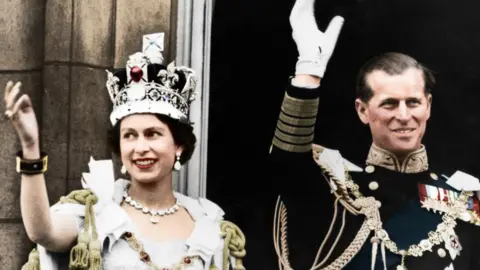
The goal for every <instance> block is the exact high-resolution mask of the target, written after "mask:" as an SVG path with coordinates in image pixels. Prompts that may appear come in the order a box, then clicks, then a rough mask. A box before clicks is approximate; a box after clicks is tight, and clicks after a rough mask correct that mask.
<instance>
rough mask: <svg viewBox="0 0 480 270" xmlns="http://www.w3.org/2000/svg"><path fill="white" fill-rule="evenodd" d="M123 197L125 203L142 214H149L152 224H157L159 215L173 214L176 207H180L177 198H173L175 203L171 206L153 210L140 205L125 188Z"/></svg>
mask: <svg viewBox="0 0 480 270" xmlns="http://www.w3.org/2000/svg"><path fill="white" fill-rule="evenodd" d="M123 198H124V201H125V202H126V203H128V204H129V205H130V206H132V207H134V208H135V209H137V210H140V211H142V213H144V214H147V215H148V214H150V215H151V217H150V222H152V223H153V224H157V223H158V222H159V221H160V217H163V216H166V215H172V214H174V213H175V212H177V211H178V209H180V206H182V205H181V204H180V202H179V201H178V199H177V198H175V204H174V205H173V206H172V207H170V208H167V209H162V210H153V209H150V208H148V207H144V206H142V205H141V204H140V203H139V202H137V201H135V200H134V199H132V197H130V195H128V191H127V189H125V191H124V192H123Z"/></svg>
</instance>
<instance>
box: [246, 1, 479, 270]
mask: <svg viewBox="0 0 480 270" xmlns="http://www.w3.org/2000/svg"><path fill="white" fill-rule="evenodd" d="M313 3H314V1H313V0H297V1H296V3H295V6H294V7H293V10H292V13H291V16H290V23H291V25H292V29H293V38H294V40H295V42H296V44H297V48H298V51H299V59H298V62H297V66H296V74H295V77H294V78H293V79H292V80H291V85H290V86H289V87H288V88H287V91H286V93H285V97H284V100H283V103H282V107H281V112H280V116H279V120H278V122H277V128H276V131H275V136H274V138H273V144H272V148H271V157H272V161H273V167H272V169H273V171H274V172H275V175H274V179H275V181H276V183H277V185H276V190H275V193H276V194H274V196H264V197H263V198H261V199H259V200H257V201H255V202H254V204H255V205H256V206H258V207H251V208H247V207H244V208H246V209H248V211H250V212H251V213H253V214H251V215H253V218H248V219H247V218H246V217H245V216H246V215H241V214H240V215H239V217H238V219H239V223H245V225H244V224H241V227H242V228H244V232H245V235H246V238H247V239H248V240H249V250H250V252H249V256H247V257H248V258H247V261H246V262H245V265H246V267H247V268H248V269H278V268H280V269H354V270H364V269H396V270H405V269H409V270H423V269H442V270H443V269H449V270H450V269H462V270H474V269H480V256H478V254H477V246H478V245H480V229H479V227H477V226H475V224H472V223H477V224H478V223H479V219H478V198H477V197H476V196H473V194H474V191H477V190H479V186H480V184H479V182H478V180H477V179H476V178H473V177H471V176H469V175H467V174H464V173H461V172H457V173H456V174H454V175H453V176H452V177H450V179H448V181H446V180H445V179H442V178H441V177H439V175H440V174H439V173H438V172H435V171H433V170H431V168H430V166H429V163H428V156H427V152H426V148H425V146H423V145H422V138H423V135H424V133H425V129H426V124H427V120H428V119H429V118H430V112H431V105H432V88H433V85H434V82H435V80H434V78H433V76H432V74H431V73H430V72H429V71H428V69H427V68H425V67H424V66H423V65H421V64H420V63H418V62H417V61H416V60H415V59H413V58H411V57H409V56H407V55H404V54H400V53H387V54H383V55H380V56H378V57H375V58H373V59H371V60H370V61H368V62H367V63H366V64H365V65H364V66H363V67H362V69H361V70H360V72H359V75H358V80H357V81H358V83H357V99H356V101H355V107H356V111H357V113H358V116H359V118H360V120H361V121H362V122H363V123H364V124H366V125H368V126H369V127H370V130H371V134H372V146H371V149H370V151H369V153H368V157H367V160H366V166H365V167H364V168H360V167H357V166H355V165H354V164H351V163H350V162H348V161H347V160H345V159H343V158H342V157H341V155H340V154H339V152H338V151H334V150H331V149H327V148H325V147H323V146H320V145H313V137H314V127H315V121H316V118H317V111H318V105H319V95H320V81H321V78H322V77H323V75H324V72H325V70H326V67H327V64H328V61H329V59H330V56H331V55H332V53H333V50H334V48H335V44H336V41H337V38H338V35H339V33H340V30H341V27H342V24H343V19H342V18H340V17H335V18H334V19H333V20H332V21H331V23H330V25H329V27H328V28H327V30H326V31H325V32H320V31H319V30H318V28H317V25H316V23H315V18H314V15H313V14H314V13H313ZM317 132H318V131H317ZM320 132H327V131H326V130H321V131H320ZM352 136H354V135H353V134H352ZM312 146H313V147H312ZM312 148H313V159H312ZM277 196H278V197H277ZM272 197H276V198H272ZM273 200H275V201H276V205H274V204H275V202H273ZM428 210H433V211H428ZM240 216H242V217H240ZM332 216H333V218H332ZM247 223H250V226H249V225H248V224H247ZM264 223H267V224H269V226H270V228H268V226H263V225H262V224H264ZM267 230H270V231H269V232H268V233H266V231H267ZM272 230H273V239H274V241H273V248H274V250H275V253H272V252H270V251H269V249H270V250H271V248H272V244H271V243H272V242H271V240H269V238H270V239H271V235H272Z"/></svg>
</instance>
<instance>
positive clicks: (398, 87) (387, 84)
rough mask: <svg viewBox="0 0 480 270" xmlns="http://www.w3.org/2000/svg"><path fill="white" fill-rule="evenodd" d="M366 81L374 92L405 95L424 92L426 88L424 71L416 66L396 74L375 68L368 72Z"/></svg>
mask: <svg viewBox="0 0 480 270" xmlns="http://www.w3.org/2000/svg"><path fill="white" fill-rule="evenodd" d="M366 81H367V84H368V85H369V86H370V88H371V89H372V91H373V92H374V94H386V95H392V94H393V95H395V94H399V95H403V94H414V93H416V92H419V93H424V90H425V81H424V79H423V72H422V70H420V69H418V68H414V67H412V68H408V69H405V70H404V71H403V72H402V73H400V74H396V75H390V74H388V73H387V72H385V71H383V70H374V71H372V72H370V73H369V74H367V77H366Z"/></svg>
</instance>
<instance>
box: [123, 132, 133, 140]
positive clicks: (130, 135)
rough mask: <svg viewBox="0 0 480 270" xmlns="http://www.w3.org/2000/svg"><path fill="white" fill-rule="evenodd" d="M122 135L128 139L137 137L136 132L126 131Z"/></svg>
mask: <svg viewBox="0 0 480 270" xmlns="http://www.w3.org/2000/svg"><path fill="white" fill-rule="evenodd" d="M122 137H123V138H124V139H127V140H128V139H132V138H134V137H135V134H133V133H132V132H126V133H124V134H123V136H122Z"/></svg>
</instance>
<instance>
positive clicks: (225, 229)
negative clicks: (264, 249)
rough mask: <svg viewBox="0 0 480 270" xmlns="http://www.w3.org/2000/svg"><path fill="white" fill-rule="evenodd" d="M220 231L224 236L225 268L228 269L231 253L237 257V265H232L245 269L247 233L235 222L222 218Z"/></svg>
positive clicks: (235, 268)
mask: <svg viewBox="0 0 480 270" xmlns="http://www.w3.org/2000/svg"><path fill="white" fill-rule="evenodd" d="M220 232H221V234H222V237H223V238H224V247H223V270H227V267H228V257H229V255H231V256H233V257H234V258H235V259H236V260H235V265H232V268H233V269H234V270H245V267H244V266H243V262H242V259H243V258H244V257H245V255H246V250H245V235H244V234H243V232H242V230H240V228H239V227H238V226H237V225H235V224H234V223H232V222H230V221H226V220H222V221H221V222H220Z"/></svg>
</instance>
